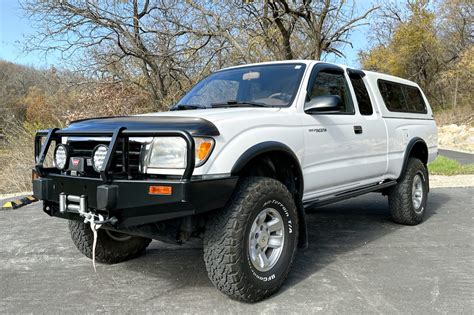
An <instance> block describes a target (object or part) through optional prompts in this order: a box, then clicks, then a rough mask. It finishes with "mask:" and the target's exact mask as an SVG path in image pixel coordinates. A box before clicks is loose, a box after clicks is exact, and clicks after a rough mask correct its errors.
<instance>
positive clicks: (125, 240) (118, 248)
mask: <svg viewBox="0 0 474 315" xmlns="http://www.w3.org/2000/svg"><path fill="white" fill-rule="evenodd" d="M69 231H70V233H71V239H72V241H73V242H74V245H76V247H77V249H79V251H80V252H81V253H83V254H84V255H85V256H86V257H88V258H92V244H93V241H94V235H93V233H92V231H91V228H90V226H89V224H85V223H83V222H79V221H69ZM110 234H112V233H107V231H106V230H104V229H99V230H98V231H97V236H98V237H97V247H96V251H95V253H96V257H95V259H96V260H97V261H98V262H100V263H104V264H115V263H119V262H122V261H126V260H130V259H133V258H135V257H138V256H140V255H141V254H142V253H143V252H144V251H145V249H146V248H147V246H148V244H150V242H151V239H149V238H144V237H136V236H131V237H119V235H120V234H118V233H113V234H112V235H114V237H111V236H110Z"/></svg>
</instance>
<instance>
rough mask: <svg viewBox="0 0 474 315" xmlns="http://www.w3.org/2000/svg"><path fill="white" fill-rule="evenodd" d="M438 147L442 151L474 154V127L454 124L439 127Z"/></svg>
mask: <svg viewBox="0 0 474 315" xmlns="http://www.w3.org/2000/svg"><path fill="white" fill-rule="evenodd" d="M438 145H439V147H440V148H442V149H452V150H458V151H464V152H469V153H474V127H471V126H468V125H454V124H452V125H445V126H439V127H438Z"/></svg>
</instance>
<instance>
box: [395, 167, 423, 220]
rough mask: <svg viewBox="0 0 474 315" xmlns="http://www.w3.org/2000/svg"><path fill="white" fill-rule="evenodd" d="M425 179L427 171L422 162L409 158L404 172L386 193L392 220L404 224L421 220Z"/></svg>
mask: <svg viewBox="0 0 474 315" xmlns="http://www.w3.org/2000/svg"><path fill="white" fill-rule="evenodd" d="M427 181H428V172H427V170H426V166H425V165H424V164H423V162H421V161H420V160H419V159H416V158H409V159H408V163H407V168H406V170H405V173H404V174H403V175H402V176H401V177H400V179H399V181H398V183H397V185H395V186H394V187H393V188H392V189H391V190H390V192H389V195H388V203H389V207H390V212H391V213H392V218H393V221H395V222H397V223H400V224H406V225H416V224H419V223H421V221H423V214H424V212H425V209H426V203H427V201H428V182H427ZM420 199H421V200H420Z"/></svg>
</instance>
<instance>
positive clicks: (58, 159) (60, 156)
mask: <svg viewBox="0 0 474 315" xmlns="http://www.w3.org/2000/svg"><path fill="white" fill-rule="evenodd" d="M68 159H69V149H68V147H67V146H66V145H64V144H58V145H57V146H56V149H54V166H55V167H56V168H57V169H59V170H64V169H65V168H66V166H67V162H68Z"/></svg>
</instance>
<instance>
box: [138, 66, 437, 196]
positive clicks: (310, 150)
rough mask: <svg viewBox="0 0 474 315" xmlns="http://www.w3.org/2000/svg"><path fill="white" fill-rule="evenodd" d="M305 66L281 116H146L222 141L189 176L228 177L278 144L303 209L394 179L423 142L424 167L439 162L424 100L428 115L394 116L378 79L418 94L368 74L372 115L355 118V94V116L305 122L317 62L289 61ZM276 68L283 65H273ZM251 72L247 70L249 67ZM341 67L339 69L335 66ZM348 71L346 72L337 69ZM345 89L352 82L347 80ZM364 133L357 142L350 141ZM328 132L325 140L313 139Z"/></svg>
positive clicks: (229, 112)
mask: <svg viewBox="0 0 474 315" xmlns="http://www.w3.org/2000/svg"><path fill="white" fill-rule="evenodd" d="M291 62H301V63H305V64H306V65H307V68H306V71H305V74H304V76H303V78H302V81H301V85H300V88H299V92H298V94H297V96H296V97H295V99H294V101H293V104H292V105H291V106H289V107H286V108H218V109H212V108H211V109H197V110H187V111H172V112H162V113H151V114H147V115H151V116H185V117H199V118H204V119H207V120H209V121H210V122H212V123H214V124H215V125H216V127H217V128H218V129H219V132H220V135H219V136H217V137H215V142H216V143H215V148H214V150H213V152H212V154H211V156H210V158H209V160H208V161H207V162H206V163H205V164H204V165H202V166H200V167H197V168H196V169H195V170H194V175H203V176H215V175H224V174H230V173H231V171H232V168H233V166H234V165H235V163H236V162H237V160H238V159H239V157H240V156H242V154H243V153H244V152H245V151H247V150H248V149H249V148H251V147H252V146H254V145H256V144H259V143H262V142H267V141H276V142H281V143H283V144H285V145H286V146H288V147H289V148H290V149H291V150H292V151H293V152H294V154H295V155H296V156H297V158H298V160H299V163H300V166H301V169H302V172H303V175H304V196H303V201H305V200H310V199H313V198H317V197H319V196H324V195H328V194H333V193H337V192H338V191H343V190H347V189H351V188H356V187H359V186H363V185H367V184H371V183H376V182H379V181H382V180H384V179H397V178H398V177H399V176H400V174H401V171H402V166H403V161H404V156H405V154H406V148H407V144H408V143H409V142H410V140H412V139H414V138H415V137H418V138H421V139H423V140H424V141H425V142H426V144H427V146H428V151H429V157H428V161H432V160H434V159H435V158H436V156H437V135H436V124H435V121H434V119H433V117H432V110H431V108H430V106H429V103H428V101H427V99H426V97H425V96H424V95H423V98H424V100H425V103H426V105H427V113H426V114H419V113H400V112H391V111H389V110H388V109H387V107H386V106H385V104H384V101H383V98H382V96H381V94H380V91H379V89H378V87H377V80H378V79H383V80H388V81H393V82H399V83H403V84H406V85H411V86H415V87H418V85H416V84H415V83H413V82H411V81H408V80H404V79H400V78H397V77H393V76H389V75H384V74H379V73H374V72H370V71H365V72H364V73H365V77H364V82H365V84H366V86H367V89H368V93H369V95H370V99H371V102H372V106H373V114H372V115H368V116H363V115H361V114H360V112H359V109H358V106H357V101H356V97H355V94H354V89H353V87H352V86H351V84H349V88H350V91H351V96H352V99H353V101H354V109H355V114H354V115H309V114H306V113H305V112H304V104H305V97H306V87H307V85H308V81H309V78H310V74H311V71H312V68H313V66H314V65H316V64H318V63H319V62H317V61H291ZM273 63H285V62H284V61H283V62H272V63H266V64H273ZM246 66H248V65H246ZM338 66H340V65H338ZM340 67H341V68H343V69H347V67H345V66H340ZM345 76H346V80H347V82H350V80H349V77H348V75H347V73H346V74H345ZM354 126H361V127H362V129H363V133H362V134H355V133H354ZM318 129H325V130H326V132H317V130H318ZM182 172H183V171H182V170H170V169H167V170H165V169H160V170H155V173H159V174H173V175H180V174H182Z"/></svg>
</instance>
